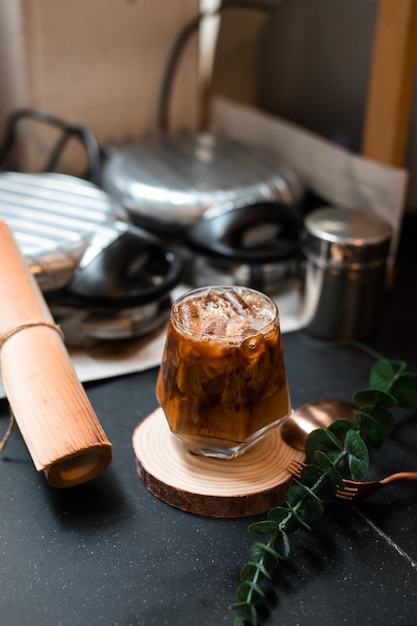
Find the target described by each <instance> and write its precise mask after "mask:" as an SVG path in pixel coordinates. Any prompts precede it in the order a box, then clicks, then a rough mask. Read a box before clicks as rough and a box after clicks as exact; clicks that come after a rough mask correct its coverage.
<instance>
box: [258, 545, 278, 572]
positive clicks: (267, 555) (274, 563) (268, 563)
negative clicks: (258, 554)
mask: <svg viewBox="0 0 417 626" xmlns="http://www.w3.org/2000/svg"><path fill="white" fill-rule="evenodd" d="M255 545H256V546H257V547H258V548H260V549H261V550H262V553H263V555H262V558H263V561H264V563H265V567H267V568H268V569H269V571H271V572H272V570H274V569H275V568H276V567H278V563H279V560H280V555H279V554H278V552H277V551H276V550H274V548H273V547H272V546H270V545H268V544H266V543H262V542H260V541H255Z"/></svg>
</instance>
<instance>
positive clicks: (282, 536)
mask: <svg viewBox="0 0 417 626" xmlns="http://www.w3.org/2000/svg"><path fill="white" fill-rule="evenodd" d="M274 548H275V550H276V551H277V552H278V554H279V555H280V557H281V559H287V558H288V557H289V556H290V540H289V538H288V535H287V533H286V532H285V531H283V530H281V531H280V532H279V533H277V534H276V537H275V539H274Z"/></svg>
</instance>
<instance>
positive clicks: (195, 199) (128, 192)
mask: <svg viewBox="0 0 417 626" xmlns="http://www.w3.org/2000/svg"><path fill="white" fill-rule="evenodd" d="M102 185H103V188H104V189H105V190H106V191H107V192H108V193H110V194H111V195H113V196H114V197H115V198H116V199H117V200H118V201H119V202H120V203H121V204H122V205H123V207H125V208H126V209H127V210H128V211H129V212H130V213H131V215H132V216H133V219H134V220H136V221H138V223H139V224H140V225H146V224H148V225H151V226H152V227H158V226H159V228H160V229H172V228H177V229H182V228H184V227H187V226H190V225H191V224H193V223H194V222H195V221H197V220H198V219H200V218H201V217H202V216H203V215H204V213H205V212H206V211H207V210H208V209H210V208H212V207H216V206H218V205H222V207H223V208H224V209H226V208H234V207H235V206H237V205H239V206H242V204H245V203H251V202H255V201H257V200H261V199H263V200H271V199H275V200H279V201H281V202H282V203H284V204H287V205H292V204H295V203H296V202H298V201H299V200H300V198H301V196H302V193H303V189H302V185H301V182H300V180H299V178H298V177H297V175H296V174H295V173H294V172H293V171H292V170H291V169H290V168H289V167H287V166H285V165H284V164H283V163H282V162H281V161H280V160H279V159H278V158H277V157H276V155H274V154H273V153H272V152H270V151H267V150H265V149H261V148H260V147H255V146H252V145H249V144H246V143H242V142H238V141H235V140H232V139H230V138H227V137H223V136H218V135H213V134H191V133H187V134H184V135H179V136H162V137H154V138H147V139H144V140H142V141H140V142H131V143H127V144H124V145H122V146H112V147H110V148H108V150H107V156H106V159H105V161H104V164H103V173H102Z"/></svg>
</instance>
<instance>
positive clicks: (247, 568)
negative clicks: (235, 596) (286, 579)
mask: <svg viewBox="0 0 417 626" xmlns="http://www.w3.org/2000/svg"><path fill="white" fill-rule="evenodd" d="M255 574H257V575H258V576H259V580H261V579H262V578H267V579H268V580H271V574H270V573H269V572H268V570H267V569H266V568H265V565H264V563H263V562H261V563H258V562H254V561H249V562H248V563H246V564H245V565H244V566H243V567H242V569H241V572H240V579H241V580H242V581H243V580H247V579H253V577H254V576H255Z"/></svg>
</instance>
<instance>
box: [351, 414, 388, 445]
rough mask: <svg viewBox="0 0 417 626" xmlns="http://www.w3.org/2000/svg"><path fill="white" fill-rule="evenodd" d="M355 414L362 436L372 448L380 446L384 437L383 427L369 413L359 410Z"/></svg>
mask: <svg viewBox="0 0 417 626" xmlns="http://www.w3.org/2000/svg"><path fill="white" fill-rule="evenodd" d="M357 414H358V418H359V424H360V432H361V435H362V437H363V438H364V439H365V441H366V442H367V443H368V444H369V445H370V446H372V447H373V448H376V449H378V448H380V447H381V446H382V444H383V443H384V439H385V433H384V430H383V428H382V427H381V426H380V424H379V423H378V422H377V420H376V419H375V418H374V417H373V416H372V415H371V414H370V413H367V412H366V411H362V410H360V411H357Z"/></svg>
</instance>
